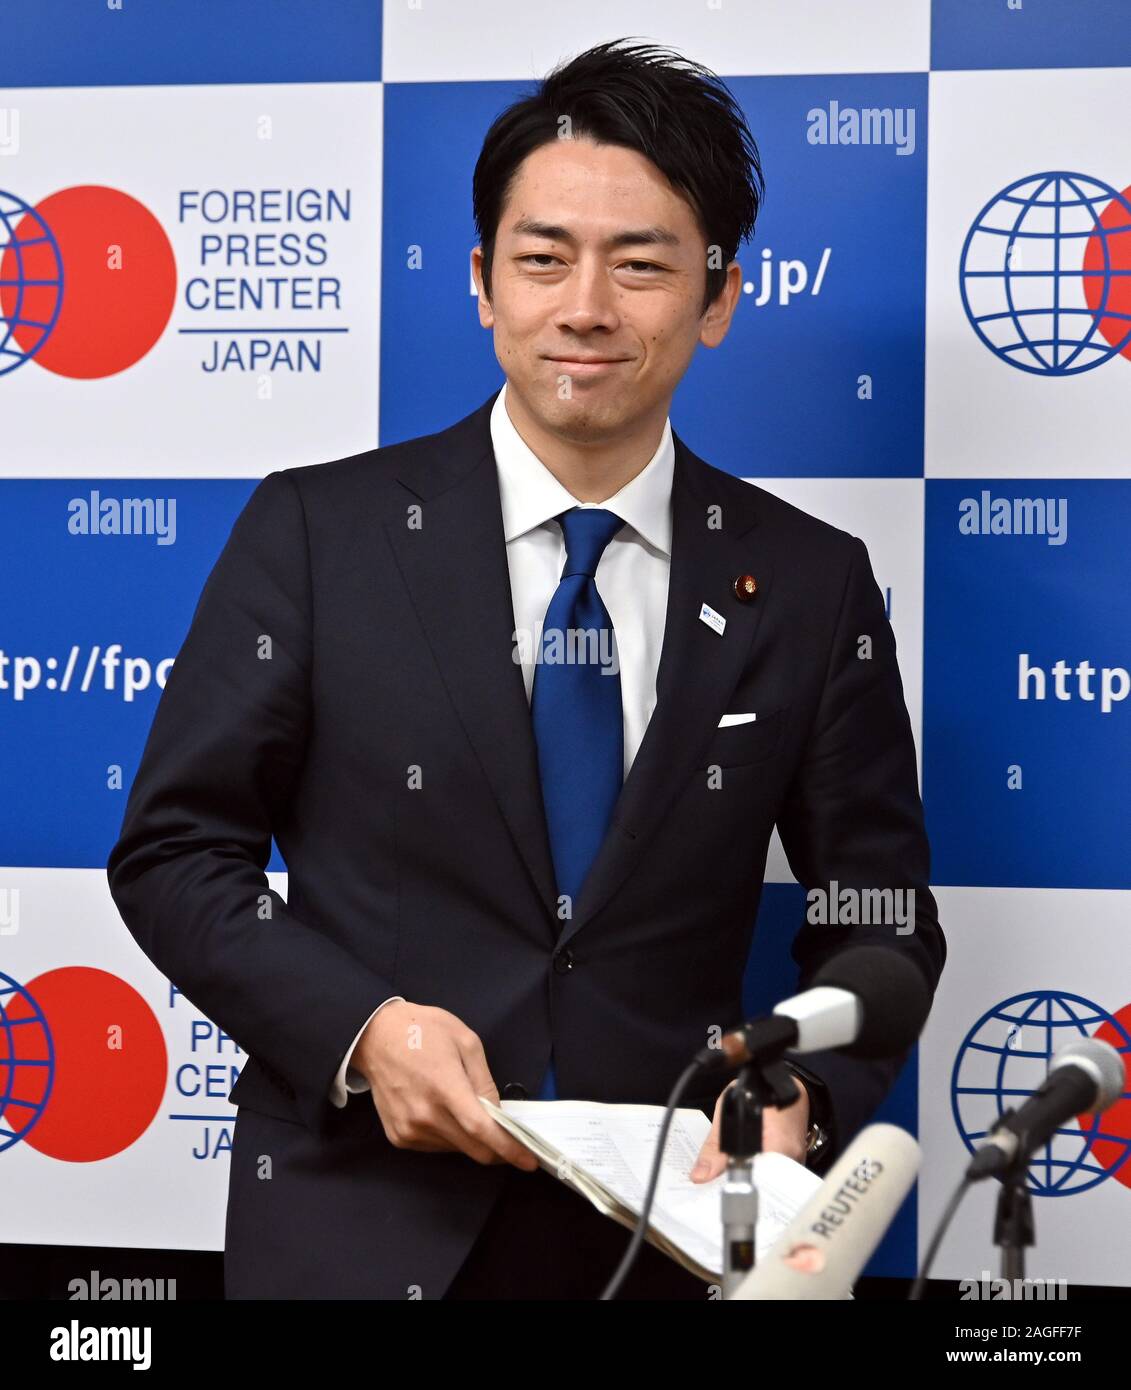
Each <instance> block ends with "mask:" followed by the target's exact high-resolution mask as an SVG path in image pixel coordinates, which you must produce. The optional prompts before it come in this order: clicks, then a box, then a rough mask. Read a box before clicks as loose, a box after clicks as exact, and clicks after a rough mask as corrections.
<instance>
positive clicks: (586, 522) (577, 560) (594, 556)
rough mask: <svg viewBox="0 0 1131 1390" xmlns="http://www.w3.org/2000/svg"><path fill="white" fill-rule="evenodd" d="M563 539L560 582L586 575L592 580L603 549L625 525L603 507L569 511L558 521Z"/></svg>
mask: <svg viewBox="0 0 1131 1390" xmlns="http://www.w3.org/2000/svg"><path fill="white" fill-rule="evenodd" d="M558 521H559V522H561V527H562V534H563V535H564V536H565V544H566V562H565V569H564V570H562V578H563V579H565V578H567V577H568V576H569V575H571V574H587V575H589V576H590V578H592V577H593V576H594V575H595V574H596V573H597V565H598V563H599V561H600V559H601V556H602V555H603V554H604V552H605V547H606V546H607V545H608V543H609V542H610V541H611V540H612V538H613V537H614V536H615V535H616V533H617V532H618V531H619V530H620V528H621V527H622V526H623V525H624V521H623V520H622V519H621V518H620V517H619V516H617V515H616V514H615V513H614V512H607V511H605V510H604V508H602V507H571V508H570V509H569V511H568V512H562V514H561V515H560V516H559V517H558Z"/></svg>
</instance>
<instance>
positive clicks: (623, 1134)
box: [483, 1100, 821, 1283]
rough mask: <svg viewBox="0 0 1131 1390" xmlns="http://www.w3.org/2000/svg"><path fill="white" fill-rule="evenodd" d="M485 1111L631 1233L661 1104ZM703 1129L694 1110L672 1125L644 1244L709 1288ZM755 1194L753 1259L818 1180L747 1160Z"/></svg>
mask: <svg viewBox="0 0 1131 1390" xmlns="http://www.w3.org/2000/svg"><path fill="white" fill-rule="evenodd" d="M483 1104H484V1105H485V1106H486V1107H487V1109H489V1110H490V1111H491V1113H492V1115H494V1117H495V1119H496V1120H498V1122H499V1123H500V1124H501V1125H503V1127H504V1128H505V1129H506V1130H507V1131H508V1132H509V1133H510V1134H513V1135H514V1137H515V1138H516V1139H518V1140H519V1141H520V1142H521V1143H523V1144H525V1145H526V1147H527V1148H529V1149H530V1150H531V1151H532V1152H533V1153H535V1154H536V1155H537V1157H538V1160H539V1162H540V1163H541V1165H542V1167H543V1168H545V1169H546V1170H547V1171H548V1172H550V1173H553V1174H554V1176H555V1177H557V1178H559V1179H560V1180H561V1181H562V1182H564V1183H567V1184H568V1185H569V1186H570V1187H572V1188H574V1189H575V1191H577V1192H580V1193H581V1194H582V1195H583V1196H585V1197H587V1198H588V1199H589V1201H590V1202H592V1203H593V1205H594V1206H595V1207H596V1208H597V1209H598V1211H601V1212H603V1213H604V1214H605V1215H606V1216H610V1217H612V1218H613V1220H614V1221H619V1222H620V1223H621V1225H623V1226H627V1227H629V1228H630V1229H635V1227H636V1226H637V1225H638V1224H639V1217H640V1213H641V1211H642V1210H643V1207H644V1198H645V1195H646V1193H647V1190H648V1180H649V1177H650V1175H651V1171H652V1163H653V1160H654V1156H655V1152H656V1143H657V1141H658V1139H659V1136H660V1125H661V1122H662V1120H663V1116H664V1110H663V1107H662V1106H659V1105H607V1104H603V1103H601V1102H599V1101H582V1100H551V1101H542V1100H504V1101H503V1102H502V1105H501V1107H500V1106H496V1105H492V1104H491V1102H490V1101H487V1100H483ZM710 1132H711V1122H710V1120H709V1119H708V1118H707V1116H706V1115H705V1114H704V1113H703V1112H702V1110H693V1109H686V1110H677V1111H676V1112H675V1115H674V1116H673V1117H672V1123H671V1128H670V1129H669V1131H668V1140H667V1144H666V1146H665V1149H664V1160H663V1164H662V1166H661V1169H660V1180H659V1182H658V1184H657V1186H656V1195H655V1198H654V1199H653V1202H652V1212H651V1216H650V1219H649V1223H648V1232H647V1238H648V1240H649V1241H650V1242H651V1243H652V1244H653V1245H655V1246H657V1247H658V1248H659V1249H661V1250H663V1251H664V1252H665V1253H666V1254H668V1255H670V1256H671V1257H672V1259H674V1260H676V1261H678V1262H679V1263H680V1264H681V1265H683V1266H684V1268H685V1269H689V1270H690V1271H691V1272H692V1273H693V1274H696V1275H698V1277H699V1278H701V1279H703V1280H706V1281H707V1282H708V1283H712V1282H715V1281H717V1280H719V1279H721V1278H722V1269H723V1237H722V1208H721V1196H722V1186H723V1181H724V1178H723V1175H722V1174H720V1175H719V1176H718V1177H717V1178H713V1179H712V1180H711V1181H710V1182H708V1183H697V1182H692V1181H691V1178H690V1173H691V1169H692V1167H693V1165H694V1163H695V1160H696V1158H697V1157H698V1155H699V1150H700V1148H701V1147H702V1145H703V1142H704V1140H705V1139H706V1138H707V1136H708V1134H709V1133H710ZM754 1179H755V1183H756V1184H757V1188H758V1226H757V1230H756V1235H755V1249H756V1255H757V1258H758V1259H761V1258H762V1256H763V1255H764V1254H765V1253H766V1251H768V1250H769V1248H770V1247H771V1246H772V1245H773V1243H774V1241H775V1240H776V1239H777V1238H778V1236H779V1235H780V1234H781V1232H782V1231H783V1230H784V1229H785V1227H786V1226H787V1225H788V1224H789V1222H790V1221H791V1220H792V1219H793V1217H794V1215H795V1214H796V1213H797V1212H798V1211H799V1210H800V1208H801V1207H802V1206H803V1205H804V1203H805V1202H806V1201H807V1200H808V1198H809V1197H810V1196H811V1195H812V1193H813V1192H814V1191H815V1190H816V1189H817V1188H818V1187H820V1185H821V1179H820V1178H818V1177H817V1176H816V1174H814V1173H811V1172H810V1171H809V1170H808V1169H807V1168H805V1167H803V1166H802V1165H801V1164H800V1163H795V1162H794V1161H793V1159H791V1158H787V1157H786V1156H785V1155H784V1154H778V1153H762V1154H759V1155H758V1156H757V1158H756V1159H755V1160H754Z"/></svg>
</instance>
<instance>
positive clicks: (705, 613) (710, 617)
mask: <svg viewBox="0 0 1131 1390" xmlns="http://www.w3.org/2000/svg"><path fill="white" fill-rule="evenodd" d="M699 621H700V622H701V623H706V624H707V626H708V627H709V628H710V629H711V630H712V631H713V632H717V633H718V634H719V636H720V637H721V636H722V635H723V628H725V627H726V625H727V620H726V619H725V618H724V617H723V615H722V614H721V613H716V612H715V610H714V609H713V608H712V607H711V605H710V604H709V603H705V604H703V606H702V607H701V608H700V610H699Z"/></svg>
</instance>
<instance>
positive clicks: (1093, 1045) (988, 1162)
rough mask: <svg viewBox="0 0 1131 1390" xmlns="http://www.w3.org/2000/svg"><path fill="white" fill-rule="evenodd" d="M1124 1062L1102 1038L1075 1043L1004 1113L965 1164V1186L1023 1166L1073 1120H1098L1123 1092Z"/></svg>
mask: <svg viewBox="0 0 1131 1390" xmlns="http://www.w3.org/2000/svg"><path fill="white" fill-rule="evenodd" d="M1126 1084H1127V1082H1126V1069H1125V1066H1124V1061H1123V1058H1122V1057H1121V1056H1120V1054H1119V1053H1118V1052H1117V1051H1116V1050H1115V1048H1114V1047H1112V1045H1111V1044H1110V1043H1106V1042H1104V1041H1103V1040H1102V1039H1101V1038H1077V1039H1076V1040H1075V1041H1074V1042H1070V1043H1067V1044H1066V1045H1065V1046H1064V1047H1062V1048H1061V1049H1060V1051H1059V1052H1057V1053H1056V1055H1055V1056H1054V1057H1053V1059H1052V1062H1051V1063H1050V1065H1049V1074H1048V1076H1047V1077H1046V1078H1045V1080H1044V1081H1043V1082H1042V1083H1041V1085H1040V1086H1039V1087H1038V1088H1037V1089H1036V1090H1035V1091H1034V1092H1033V1094H1032V1095H1031V1096H1030V1097H1029V1099H1028V1100H1027V1101H1026V1102H1025V1103H1024V1105H1021V1106H1019V1107H1018V1108H1017V1109H1016V1110H1011V1111H1007V1112H1006V1114H1004V1115H1003V1116H1002V1117H1001V1119H1000V1120H998V1122H997V1123H996V1124H995V1125H994V1127H993V1129H992V1130H991V1131H990V1133H989V1137H988V1138H987V1140H986V1142H985V1144H984V1145H983V1146H982V1147H981V1148H979V1150H978V1151H977V1153H976V1154H975V1155H974V1157H973V1158H972V1159H971V1160H970V1164H969V1167H968V1168H967V1169H966V1177H967V1179H968V1180H969V1181H970V1182H978V1181H979V1180H980V1179H982V1178H989V1177H997V1176H999V1175H1000V1174H1002V1173H1004V1172H1005V1171H1006V1169H1008V1168H1009V1167H1011V1165H1013V1164H1014V1162H1015V1161H1020V1162H1024V1161H1025V1160H1027V1159H1028V1157H1029V1156H1030V1155H1031V1154H1032V1153H1033V1151H1034V1150H1035V1149H1038V1148H1039V1147H1040V1146H1041V1145H1042V1144H1046V1143H1047V1142H1048V1141H1049V1139H1051V1138H1052V1136H1053V1135H1054V1134H1055V1133H1056V1131H1057V1130H1058V1129H1061V1128H1062V1127H1063V1126H1064V1125H1066V1124H1068V1122H1069V1121H1070V1120H1074V1119H1075V1118H1076V1116H1078V1115H1097V1114H1100V1113H1102V1112H1103V1111H1104V1110H1106V1109H1107V1108H1108V1107H1109V1106H1111V1105H1114V1104H1115V1102H1116V1101H1117V1100H1118V1099H1119V1097H1120V1095H1121V1094H1122V1092H1123V1090H1124V1088H1125V1087H1126Z"/></svg>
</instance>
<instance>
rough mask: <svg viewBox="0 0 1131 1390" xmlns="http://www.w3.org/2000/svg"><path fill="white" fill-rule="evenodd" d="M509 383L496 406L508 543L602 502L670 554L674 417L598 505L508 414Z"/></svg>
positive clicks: (494, 430) (494, 438)
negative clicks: (560, 475)
mask: <svg viewBox="0 0 1131 1390" xmlns="http://www.w3.org/2000/svg"><path fill="white" fill-rule="evenodd" d="M506 394H507V388H506V386H505V385H504V386H503V389H502V390H501V391H500V392H499V394H498V396H496V398H495V404H494V405H493V406H492V407H491V443H492V446H493V447H494V451H495V466H496V468H497V469H498V474H499V498H500V500H501V502H502V508H503V535H504V537H505V538H506V540H507V542H508V543H509V542H510V541H512V540H514V539H515V537H516V536H521V535H523V534H525V532H527V531H530V530H532V529H533V528H534V527H535V526H541V525H542V523H543V522H545V521H549V520H550V519H551V518H552V517H556V516H558V515H559V514H560V513H561V512H564V511H567V510H568V509H569V508H570V507H578V506H587V505H599V506H601V507H603V508H604V509H605V510H607V511H610V512H613V513H614V514H615V515H617V516H619V517H620V518H621V520H622V521H624V522H626V523H627V524H628V525H629V526H631V527H632V529H633V530H634V531H636V532H637V533H638V534H639V535H640V536H642V537H643V538H644V540H646V541H647V542H648V544H649V545H651V546H653V547H654V548H655V549H656V550H660V551H662V552H663V553H664V554H665V555H667V556H669V557H670V555H671V544H672V477H673V473H674V470H675V445H674V444H673V442H672V426H671V420H670V419H666V420H665V421H664V430H663V434H662V435H661V436H660V442H659V444H658V445H657V447H656V452H655V453H654V454H653V455H652V457H651V459H650V460H649V461H648V463H647V464H645V466H644V468H642V469H641V471H640V472H639V473H637V475H636V477H635V478H632V479H631V480H630V481H629V482H627V483H625V485H624V487H622V488H621V489H620V491H619V492H616V493H614V494H613V496H612V497H610V498H608V499H607V501H604V502H601V503H598V504H589V503H585V502H578V500H577V498H576V497H574V496H573V494H572V493H570V492H568V491H567V490H566V488H564V487H563V486H562V485H561V483H559V482H558V480H557V478H555V477H554V475H553V474H552V473H551V472H550V470H549V469H548V468H547V467H546V465H545V464H544V463H543V462H542V461H541V459H539V458H538V456H537V454H535V453H534V451H533V450H532V449H531V448H530V446H529V445H528V444H527V443H526V441H525V440H524V439H523V438H522V436H521V435H520V434H519V432H518V430H516V429H515V427H514V422H513V421H512V420H511V417H510V416H509V415H508V414H507V409H506Z"/></svg>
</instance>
